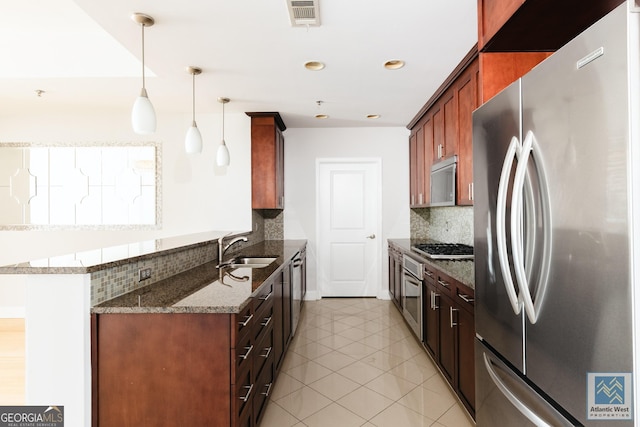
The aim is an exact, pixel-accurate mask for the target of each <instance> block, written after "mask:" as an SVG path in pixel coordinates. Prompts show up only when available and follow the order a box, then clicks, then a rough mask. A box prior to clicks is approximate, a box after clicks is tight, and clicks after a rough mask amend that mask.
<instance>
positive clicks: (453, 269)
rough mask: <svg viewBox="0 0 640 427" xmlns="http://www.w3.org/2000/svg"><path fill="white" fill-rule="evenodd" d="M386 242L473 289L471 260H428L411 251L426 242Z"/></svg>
mask: <svg viewBox="0 0 640 427" xmlns="http://www.w3.org/2000/svg"><path fill="white" fill-rule="evenodd" d="M388 242H389V243H391V244H393V245H394V246H396V247H397V248H398V249H401V250H402V251H403V252H407V253H410V254H411V256H412V257H413V258H417V259H419V260H420V261H422V262H423V263H424V264H428V265H430V266H432V267H434V268H436V269H438V270H440V271H442V272H443V273H445V274H447V275H449V276H451V277H452V278H453V279H455V280H457V281H458V282H460V283H462V284H464V285H466V286H468V287H470V288H471V289H475V264H474V262H473V260H439V259H430V258H426V257H425V256H423V255H421V254H419V253H418V252H415V251H412V250H411V246H413V245H417V244H420V243H428V241H426V240H416V239H389V240H388Z"/></svg>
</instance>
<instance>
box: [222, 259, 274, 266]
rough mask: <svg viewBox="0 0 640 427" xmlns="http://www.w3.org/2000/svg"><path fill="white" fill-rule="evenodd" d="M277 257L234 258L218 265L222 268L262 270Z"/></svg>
mask: <svg viewBox="0 0 640 427" xmlns="http://www.w3.org/2000/svg"><path fill="white" fill-rule="evenodd" d="M276 259H278V258H277V257H242V256H241V257H236V258H231V259H230V260H228V261H224V262H222V263H220V264H218V268H222V267H244V268H264V267H267V266H269V265H270V264H271V263H272V262H273V261H275V260H276Z"/></svg>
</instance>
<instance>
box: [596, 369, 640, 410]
mask: <svg viewBox="0 0 640 427" xmlns="http://www.w3.org/2000/svg"><path fill="white" fill-rule="evenodd" d="M631 381H632V377H631V374H629V373H624V374H617V373H589V374H587V419H589V420H603V419H605V420H612V421H613V420H631V419H633V413H632V411H631V408H632V406H631V405H632V395H631V394H632V391H631V390H632V388H631Z"/></svg>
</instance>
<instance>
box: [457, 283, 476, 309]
mask: <svg viewBox="0 0 640 427" xmlns="http://www.w3.org/2000/svg"><path fill="white" fill-rule="evenodd" d="M456 302H457V304H458V305H459V306H460V307H461V308H463V309H464V310H467V311H468V312H470V313H472V314H473V312H474V302H475V298H474V293H473V290H471V289H469V288H467V287H466V286H463V285H460V284H458V286H456Z"/></svg>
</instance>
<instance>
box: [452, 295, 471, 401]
mask: <svg viewBox="0 0 640 427" xmlns="http://www.w3.org/2000/svg"><path fill="white" fill-rule="evenodd" d="M457 292H458V294H457V297H458V299H457V302H458V304H457V305H458V311H457V313H456V314H457V318H456V323H457V328H458V340H457V344H458V349H457V352H456V365H457V366H458V372H457V374H458V375H457V378H456V387H455V388H456V389H457V390H458V394H459V396H460V398H461V400H462V401H463V403H464V405H465V406H466V407H467V409H469V411H471V413H473V411H474V409H475V402H476V387H475V384H476V381H475V365H474V364H475V360H474V340H475V336H476V331H475V320H474V310H473V296H472V295H471V294H470V292H469V291H468V290H463V288H462V287H461V286H458V288H457Z"/></svg>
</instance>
